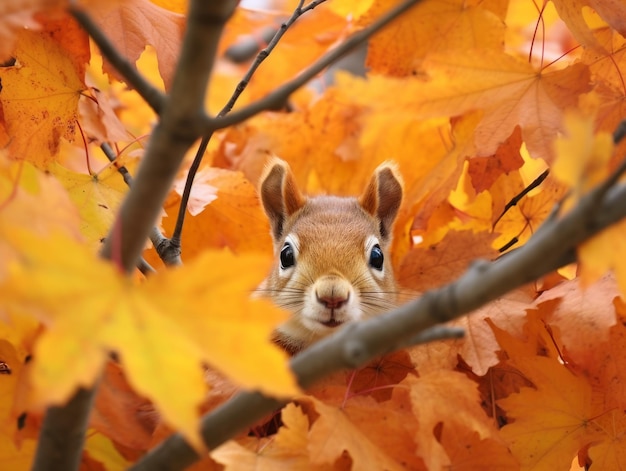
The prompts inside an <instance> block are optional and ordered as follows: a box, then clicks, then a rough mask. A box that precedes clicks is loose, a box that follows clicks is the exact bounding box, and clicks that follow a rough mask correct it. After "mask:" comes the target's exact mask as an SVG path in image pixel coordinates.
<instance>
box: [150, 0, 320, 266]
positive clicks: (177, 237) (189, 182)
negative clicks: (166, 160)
mask: <svg viewBox="0 0 626 471" xmlns="http://www.w3.org/2000/svg"><path fill="white" fill-rule="evenodd" d="M325 1H326V0H315V1H312V2H311V3H309V4H308V5H307V6H306V7H304V8H303V4H304V0H300V2H299V4H298V6H297V7H296V9H295V10H294V12H293V14H292V15H291V17H290V18H289V19H288V20H287V21H285V22H284V23H282V24H281V26H280V29H279V30H278V31H276V33H275V34H274V37H273V38H272V39H271V40H270V42H269V44H268V45H267V46H266V47H265V48H264V49H262V50H261V51H259V53H258V54H257V56H256V59H255V61H254V62H253V63H252V65H251V66H250V68H249V69H248V71H247V72H246V74H245V75H244V76H243V78H242V79H241V81H240V82H239V83H238V84H237V87H236V88H235V91H234V92H233V94H232V96H231V97H230V99H229V100H228V102H227V103H226V104H225V105H224V107H223V108H222V109H221V110H220V112H219V113H218V114H217V116H218V117H221V116H225V115H227V114H228V113H229V112H230V111H231V110H232V108H233V106H235V103H236V102H237V100H238V99H239V97H240V96H241V94H242V93H243V92H244V90H245V89H246V87H247V86H248V84H249V83H250V79H251V78H252V76H253V75H254V73H255V72H256V71H257V69H258V68H259V66H260V65H261V64H262V63H263V61H264V60H265V59H266V58H267V57H268V56H269V55H270V53H271V52H272V51H273V50H274V48H275V47H276V45H277V44H278V42H279V41H280V39H281V38H282V37H283V36H284V34H285V33H286V32H287V30H288V29H289V28H290V27H291V25H293V24H294V23H295V22H296V20H297V19H298V18H300V17H301V16H302V15H303V14H304V13H306V12H308V11H311V10H313V9H314V8H315V7H316V6H318V5H320V4H321V3H324V2H325ZM212 136H213V133H212V132H211V133H208V134H206V135H205V136H204V137H203V138H202V141H201V142H200V146H199V147H198V150H197V152H196V156H195V157H194V159H193V162H192V164H191V166H190V167H189V172H188V173H187V179H186V180H185V188H184V189H183V194H182V196H181V200H180V205H179V207H178V216H177V217H176V226H175V227H174V232H173V233H172V237H171V238H170V240H169V242H168V243H167V244H165V245H162V247H163V255H161V253H159V255H160V256H161V258H162V259H163V260H164V261H165V260H166V259H167V260H172V261H173V262H174V264H179V262H180V253H181V238H182V232H183V225H184V223H185V216H186V212H187V204H188V202H189V196H190V195H191V189H192V187H193V180H194V178H195V176H196V173H197V172H198V169H199V168H200V163H201V162H202V159H203V158H204V152H205V151H206V148H207V146H208V144H209V141H210V140H211V137H212ZM170 251H173V252H174V253H177V254H178V256H172V255H171V254H170V253H169V252H170Z"/></svg>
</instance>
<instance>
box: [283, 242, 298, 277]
mask: <svg viewBox="0 0 626 471" xmlns="http://www.w3.org/2000/svg"><path fill="white" fill-rule="evenodd" d="M295 264H296V255H295V253H294V252H293V247H292V246H291V244H290V243H289V242H285V245H283V248H282V249H281V250H280V268H282V269H283V270H285V269H286V268H289V267H293V266H294V265H295Z"/></svg>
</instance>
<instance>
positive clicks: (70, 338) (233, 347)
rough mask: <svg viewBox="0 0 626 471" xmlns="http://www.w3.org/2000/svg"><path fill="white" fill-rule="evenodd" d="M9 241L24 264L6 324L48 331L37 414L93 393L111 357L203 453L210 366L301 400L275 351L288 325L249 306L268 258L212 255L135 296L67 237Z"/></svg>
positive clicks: (39, 357) (6, 294)
mask: <svg viewBox="0 0 626 471" xmlns="http://www.w3.org/2000/svg"><path fill="white" fill-rule="evenodd" d="M9 237H10V238H9V241H10V243H11V244H12V245H13V246H14V247H15V248H16V250H17V251H18V252H19V257H20V262H21V263H19V264H14V265H13V266H12V267H11V273H10V275H9V278H8V280H7V281H6V282H5V283H4V284H2V285H0V299H2V300H3V305H4V306H6V307H7V308H8V309H9V312H13V313H21V314H27V315H38V316H39V317H40V318H41V319H42V320H43V321H44V323H45V324H46V325H47V326H48V330H47V331H46V332H44V334H43V335H42V336H41V338H40V340H39V342H38V343H37V344H36V346H35V352H34V364H33V388H34V392H33V398H32V401H33V403H34V404H35V405H39V406H42V405H48V404H53V403H59V402H62V401H64V400H66V399H67V398H68V397H69V395H70V394H71V393H72V392H73V391H74V389H75V388H76V387H77V386H78V385H84V386H90V385H92V384H93V382H94V381H95V379H96V377H97V376H98V374H99V373H100V371H101V369H102V365H103V364H104V362H105V361H106V359H107V358H108V352H110V351H113V352H117V353H118V354H119V356H120V358H121V362H122V364H123V366H124V368H125V370H126V373H127V377H128V380H129V382H130V383H131V384H132V385H133V387H134V388H135V389H136V390H137V392H138V393H140V394H142V395H144V396H146V397H148V398H149V399H151V400H152V401H153V402H154V403H155V406H156V408H157V410H158V411H159V412H160V413H161V415H162V416H163V417H164V419H165V421H166V422H168V423H169V424H171V425H172V426H174V427H175V428H177V429H178V430H180V431H181V432H182V433H183V434H184V435H185V436H186V438H187V439H188V440H189V441H190V443H192V444H194V445H195V446H198V447H199V446H200V443H201V442H200V438H199V435H198V425H199V423H198V416H197V413H198V412H197V406H198V405H199V404H200V402H201V401H202V399H203V397H204V395H205V393H206V384H205V381H204V373H203V370H202V368H201V365H202V364H204V363H209V364H211V365H213V366H215V367H216V368H219V369H221V370H222V371H224V373H226V374H228V375H230V376H231V377H232V378H234V379H236V380H237V381H238V382H239V383H240V384H243V385H244V386H246V387H249V388H256V389H260V390H261V391H263V392H266V393H269V394H273V395H280V396H287V395H290V394H295V393H296V392H297V386H296V385H295V381H294V379H293V377H292V375H291V373H290V372H289V370H288V367H287V366H288V363H287V356H286V354H285V353H284V352H283V351H282V350H280V349H279V348H278V347H276V346H274V345H273V344H272V343H271V342H270V340H269V338H270V332H271V331H272V329H273V328H274V327H275V326H276V324H277V323H278V321H279V320H283V319H284V314H283V313H282V312H281V311H279V310H278V309H277V308H273V307H270V306H264V305H263V304H262V303H261V302H258V301H250V300H249V293H250V290H251V289H252V288H253V287H254V286H255V284H257V283H258V282H259V279H258V276H259V273H261V272H262V270H264V269H266V268H267V262H268V261H267V259H266V258H265V257H261V256H258V255H256V256H253V255H249V256H246V257H240V258H237V257H235V256H233V255H231V254H230V253H228V252H207V253H205V254H204V255H203V256H202V257H199V258H198V259H197V261H195V262H193V263H191V264H188V265H186V266H185V267H182V268H181V269H178V270H172V271H166V272H164V273H160V274H158V275H155V276H153V277H151V278H150V279H149V280H148V281H147V282H145V283H143V284H141V285H139V286H137V285H135V284H133V283H132V282H131V281H130V280H129V279H128V278H126V277H124V276H122V275H121V274H120V273H118V272H117V270H116V269H115V268H114V267H113V266H112V265H110V264H109V263H107V262H105V261H102V260H99V259H97V258H96V257H95V256H94V255H93V254H92V253H91V252H90V251H89V250H88V249H87V248H86V247H84V246H82V245H79V244H76V243H75V242H73V241H71V240H70V239H68V238H67V237H63V236H60V235H58V234H55V235H53V236H51V237H49V238H47V239H45V240H41V239H39V238H37V237H34V236H33V235H31V234H29V233H27V232H24V231H16V232H15V233H14V234H10V235H9ZM262 306H263V307H262ZM268 372H271V374H268Z"/></svg>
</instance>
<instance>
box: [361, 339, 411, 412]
mask: <svg viewBox="0 0 626 471" xmlns="http://www.w3.org/2000/svg"><path fill="white" fill-rule="evenodd" d="M411 373H415V367H414V366H413V364H412V363H411V358H410V356H409V354H408V353H407V352H405V351H398V352H395V353H391V354H389V355H385V356H383V357H381V358H379V359H378V360H375V361H373V362H371V363H370V364H368V365H366V366H365V367H364V368H361V369H359V370H356V371H355V372H354V376H353V378H352V379H351V382H350V389H351V391H352V392H353V393H354V394H359V395H361V394H368V395H371V396H372V397H373V398H375V399H376V400H377V401H384V400H387V399H389V398H390V397H391V394H392V392H393V388H392V386H394V385H396V384H398V383H400V382H401V381H402V380H403V379H404V378H405V377H406V375H407V374H411Z"/></svg>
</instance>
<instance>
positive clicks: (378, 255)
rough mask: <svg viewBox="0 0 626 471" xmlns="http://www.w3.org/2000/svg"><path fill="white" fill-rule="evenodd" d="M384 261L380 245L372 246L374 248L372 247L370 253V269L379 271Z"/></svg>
mask: <svg viewBox="0 0 626 471" xmlns="http://www.w3.org/2000/svg"><path fill="white" fill-rule="evenodd" d="M384 261H385V256H384V255H383V251H382V249H381V248H380V245H378V244H376V245H374V247H372V251H371V252H370V267H372V268H375V269H376V270H379V271H380V270H382V269H383V262H384Z"/></svg>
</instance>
